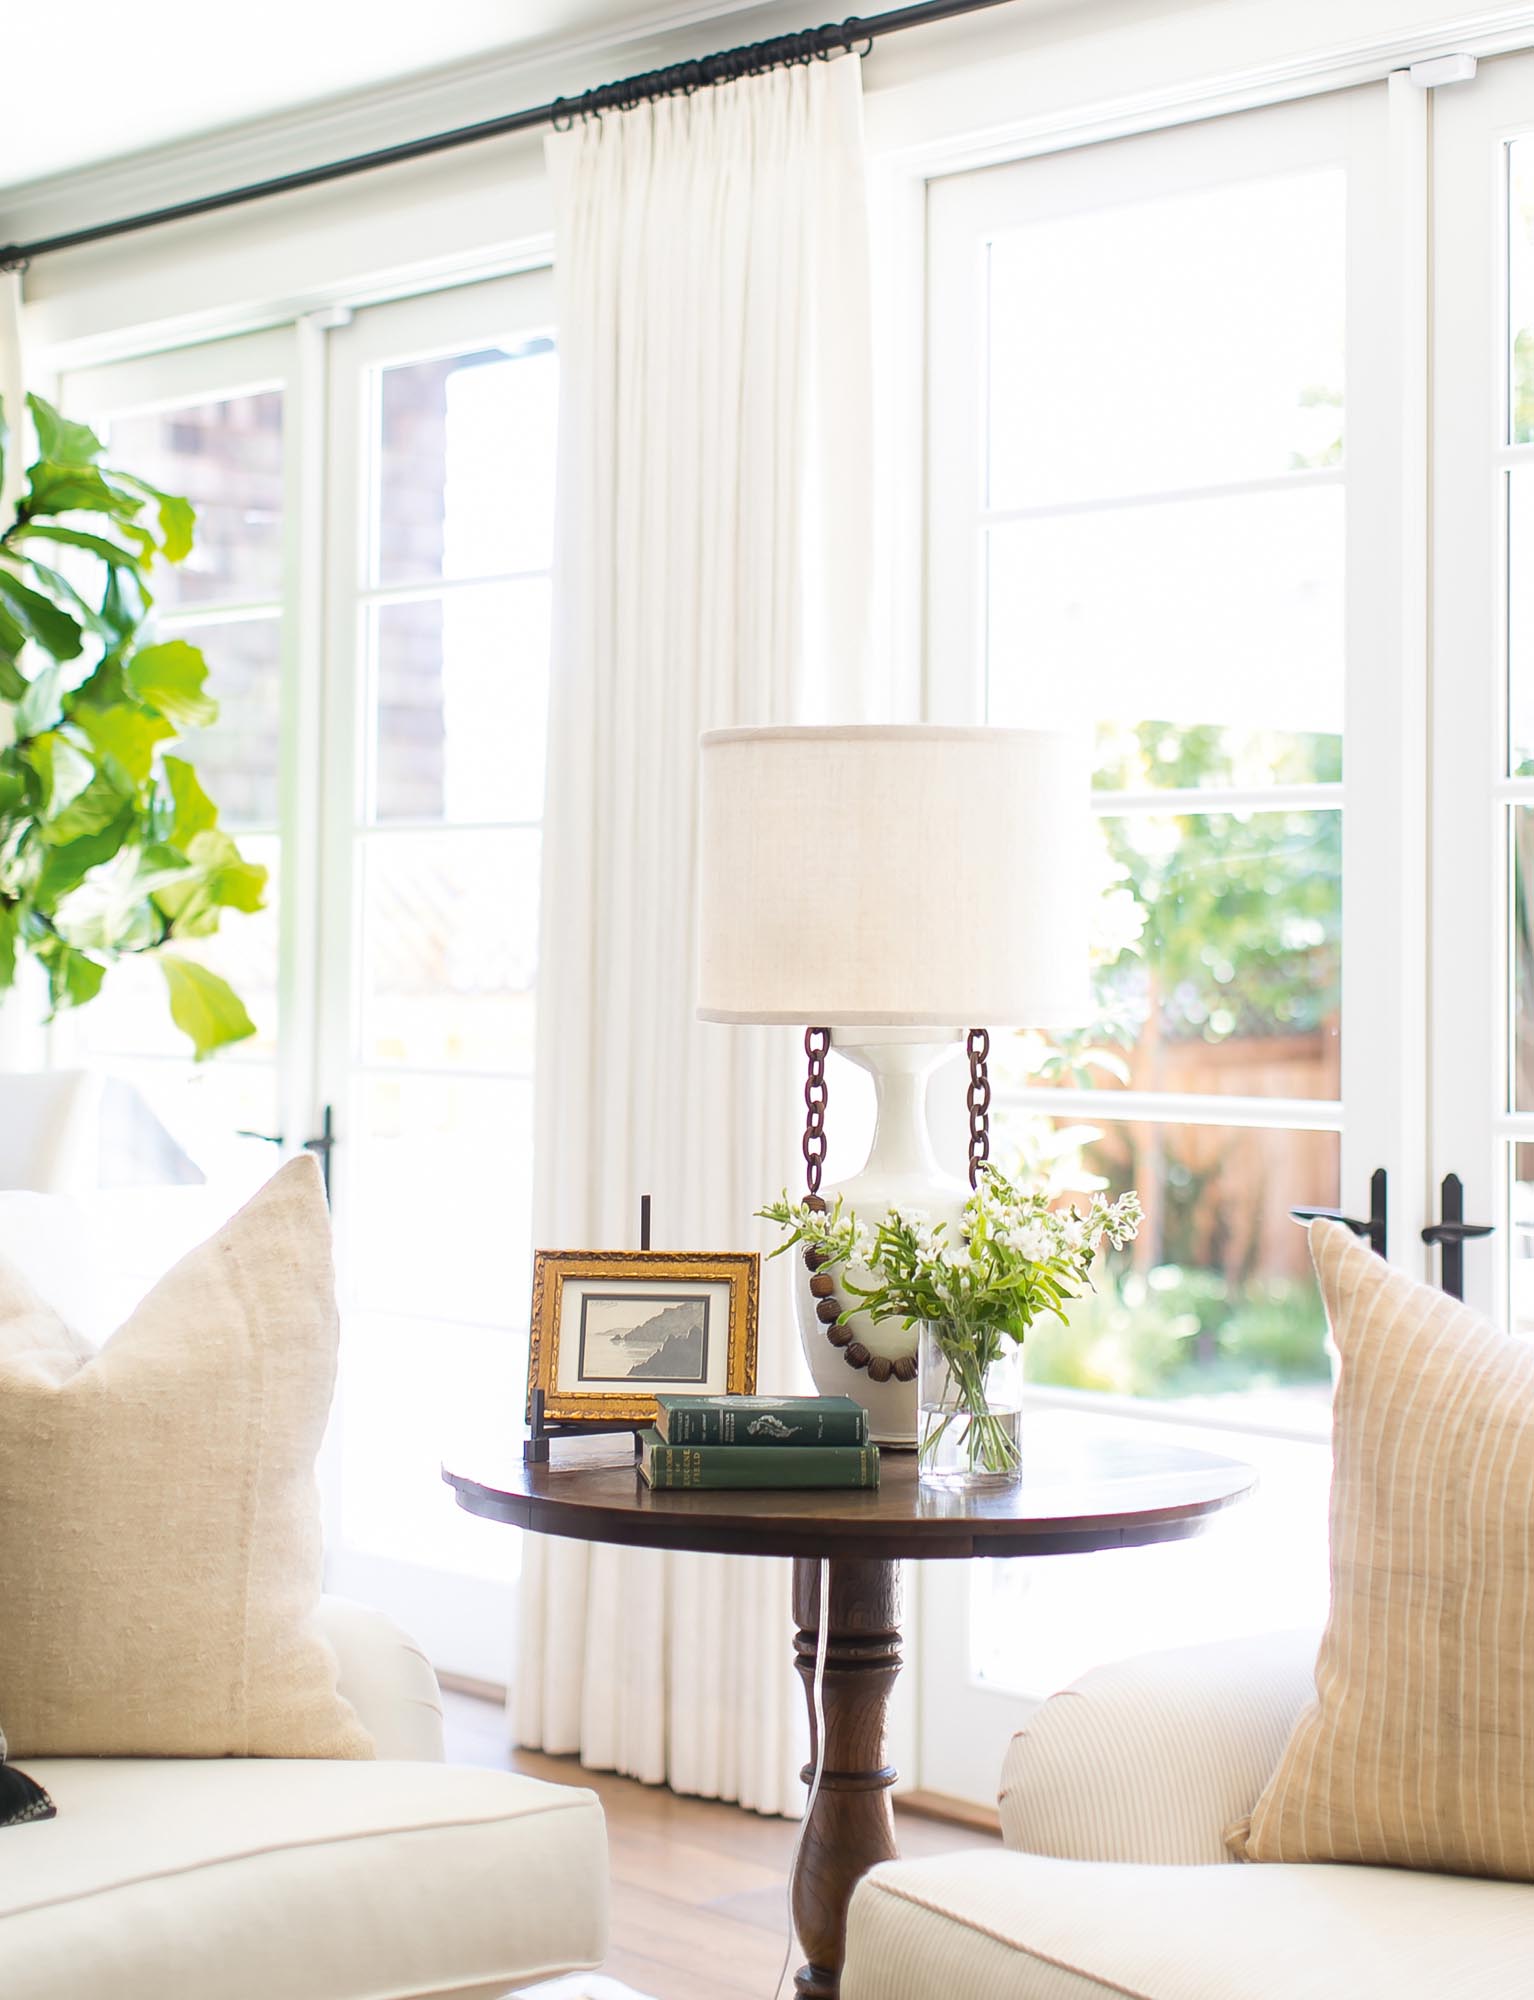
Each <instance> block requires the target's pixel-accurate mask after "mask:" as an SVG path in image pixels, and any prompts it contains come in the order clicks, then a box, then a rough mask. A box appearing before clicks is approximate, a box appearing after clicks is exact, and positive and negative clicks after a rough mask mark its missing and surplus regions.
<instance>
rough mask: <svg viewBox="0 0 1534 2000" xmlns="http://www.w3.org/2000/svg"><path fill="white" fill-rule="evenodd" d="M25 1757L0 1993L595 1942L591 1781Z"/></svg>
mask: <svg viewBox="0 0 1534 2000" xmlns="http://www.w3.org/2000/svg"><path fill="white" fill-rule="evenodd" d="M30 1768H31V1769H32V1770H33V1771H34V1772H35V1773H36V1775H37V1776H38V1778H39V1779H40V1780H41V1781H42V1782H43V1783H44V1784H46V1786H47V1787H48V1790H49V1791H50V1792H51V1793H52V1794H53V1796H54V1797H55V1799H56V1800H57V1802H58V1808H59V1816H58V1818H57V1819H55V1820H49V1821H47V1822H46V1823H44V1824H42V1825H37V1826H29V1827H26V1828H24V1829H22V1830H21V1831H20V1832H12V1833H8V1834H5V1835H3V1836H0V1838H3V1839H4V1841H5V1843H6V1844H5V1849H4V1858H3V1862H0V1965H3V1966H4V1968H5V1971H4V1977H3V1979H0V1987H3V1990H4V1993H5V2000H83V1996H85V1995H87V1994H91V1995H98V1994H99V1995H101V1996H102V2000H108V1996H110V2000H167V1996H169V1995H187V1996H191V1995H194V1994H195V1995H200V1996H212V1995H215V1994H216V1995H217V1996H218V2000H273V1996H275V1995H279V1994H280V1995H281V1996H282V2000H417V1997H418V1996H420V2000H424V1996H427V1995H432V1996H437V1995H447V1994H452V1995H456V1996H468V1995H474V1996H480V1995H483V1996H486V2000H488V1996H490V1995H501V1994H504V1993H505V1992H506V1990H507V1989H508V1987H511V1986H515V1985H517V1984H519V1983H522V1982H524V1981H528V1980H531V1979H534V1978H536V1977H539V1976H541V1975H543V1974H546V1973H547V1974H553V1973H556V1972H560V1971H568V1970H571V1969H574V1968H576V1967H581V1966H590V1965H595V1964H598V1963H599V1962H600V1961H601V1958H602V1956H603V1953H604V1951H605V1948H606V1921H607V1910H606V1904H607V1889H606V1883H607V1852H606V1836H605V1831H604V1827H603V1820H602V1809H601V1806H600V1805H599V1804H598V1802H597V1800H596V1798H595V1797H594V1795H593V1794H592V1793H590V1792H587V1791H577V1790H574V1789H566V1788H565V1787H563V1786H555V1785H545V1784H540V1783H538V1782H537V1781H536V1780H534V1779H532V1778H522V1777H516V1776H514V1775H512V1774H511V1773H510V1772H506V1771H486V1770H460V1769H455V1768H451V1767H449V1766H445V1765H440V1764H438V1765H432V1764H393V1763H323V1762H317V1761H312V1760H305V1761H282V1760H276V1759H273V1760H266V1761H240V1760H235V1759H221V1760H214V1761H207V1762H203V1761H200V1760H196V1761H194V1760H185V1761H179V1762H166V1763H158V1762H139V1761H129V1760H125V1759H120V1760H95V1759H82V1760H75V1759H46V1760H43V1761H40V1762H36V1763H34V1764H33V1765H32V1766H31V1767H30ZM1233 1872H1234V1871H1233Z"/></svg>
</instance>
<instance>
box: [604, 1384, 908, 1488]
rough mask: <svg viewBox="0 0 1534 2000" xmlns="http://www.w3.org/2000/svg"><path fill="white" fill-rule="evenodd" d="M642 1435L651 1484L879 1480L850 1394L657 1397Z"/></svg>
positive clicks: (874, 1449) (642, 1460)
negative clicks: (652, 1417) (652, 1416)
mask: <svg viewBox="0 0 1534 2000" xmlns="http://www.w3.org/2000/svg"><path fill="white" fill-rule="evenodd" d="M655 1403H656V1418H655V1422H654V1424H653V1426H652V1427H651V1428H650V1429H649V1430H647V1431H644V1432H642V1433H641V1435H640V1439H639V1476H640V1478H641V1479H643V1480H645V1481H646V1483H647V1484H649V1485H650V1486H655V1487H675V1486H862V1487H874V1486H877V1485H878V1483H879V1447H878V1446H877V1445H875V1444H870V1443H869V1442H868V1413H867V1411H866V1410H864V1409H863V1408H862V1407H861V1406H860V1405H859V1404H857V1403H854V1402H853V1401H852V1399H851V1397H850V1396H657V1397H656V1398H655Z"/></svg>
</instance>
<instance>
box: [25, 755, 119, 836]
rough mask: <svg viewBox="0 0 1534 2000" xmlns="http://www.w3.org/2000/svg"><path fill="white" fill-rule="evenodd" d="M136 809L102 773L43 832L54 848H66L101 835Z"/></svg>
mask: <svg viewBox="0 0 1534 2000" xmlns="http://www.w3.org/2000/svg"><path fill="white" fill-rule="evenodd" d="M132 805H133V801H132V799H131V798H130V797H128V795H127V794H126V793H124V792H122V791H121V790H119V788H118V787H117V786H116V785H114V784H113V783H112V780H111V779H110V778H109V777H107V775H106V774H105V772H98V773H97V774H96V776H95V777H94V778H92V779H91V781H90V783H89V784H88V785H87V786H86V788H85V790H84V791H83V792H81V794H80V795H79V797H78V798H77V799H75V800H73V801H72V802H71V803H70V804H69V805H67V806H65V808H64V810H63V811H62V812H60V813H58V814H56V815H55V816H54V818H52V819H51V820H49V821H48V822H47V824H46V825H45V826H43V827H42V828H41V829H40V831H41V833H42V837H43V839H44V840H45V841H46V842H47V843H48V845H49V846H50V847H63V846H66V845H67V844H68V842H70V841H71V840H79V839H80V838H81V836H82V835H83V834H87V833H100V832H101V830H102V828H103V827H107V826H110V825H111V824H112V822H113V820H114V819H117V818H118V817H119V816H120V815H121V814H122V812H123V811H124V810H131V809H132Z"/></svg>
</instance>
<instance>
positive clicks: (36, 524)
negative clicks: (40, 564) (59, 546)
mask: <svg viewBox="0 0 1534 2000" xmlns="http://www.w3.org/2000/svg"><path fill="white" fill-rule="evenodd" d="M18 533H20V534H23V535H26V536H27V537H28V538H29V539H30V538H31V537H32V536H34V535H39V536H41V537H42V538H43V539H44V540H46V541H50V542H63V543H64V544H65V545H66V546H67V547H69V548H72V549H84V550H86V552H87V553H88V554H90V555H93V556H99V557H100V558H101V560H102V561H103V562H104V563H115V564H126V565H127V567H128V568H130V569H133V568H136V567H137V565H138V564H139V563H141V562H142V561H143V560H144V558H143V555H142V553H140V552H139V551H137V550H134V549H125V548H124V547H123V545H122V543H121V542H109V541H108V540H107V539H106V537H105V536H104V535H89V534H87V533H86V532H85V530H84V529H83V528H63V527H60V526H59V524H58V522H57V521H27V522H24V523H23V525H22V527H21V528H20V529H19V530H18Z"/></svg>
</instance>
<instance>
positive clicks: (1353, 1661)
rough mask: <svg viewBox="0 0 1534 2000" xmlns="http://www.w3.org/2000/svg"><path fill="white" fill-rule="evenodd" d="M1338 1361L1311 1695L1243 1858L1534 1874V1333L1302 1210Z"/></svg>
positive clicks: (1240, 1843)
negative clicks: (1324, 1572) (1488, 1315)
mask: <svg viewBox="0 0 1534 2000" xmlns="http://www.w3.org/2000/svg"><path fill="white" fill-rule="evenodd" d="M1311 1247H1312V1250H1313V1252H1314V1255H1315V1262H1316V1272H1317V1275H1318V1276H1319V1278H1320V1280H1321V1292H1322V1296H1323V1298H1324V1299H1325V1302H1326V1314H1327V1318H1328V1320H1329V1321H1330V1323H1331V1327H1332V1333H1333V1336H1334V1338H1335V1340H1336V1342H1337V1350H1338V1353H1339V1355H1340V1356H1341V1369H1340V1372H1339V1375H1338V1385H1337V1400H1336V1406H1335V1409H1334V1412H1333V1417H1332V1439H1333V1456H1334V1465H1335V1470H1334V1473H1333V1477H1332V1499H1331V1568H1332V1608H1331V1617H1330V1619H1329V1620H1328V1623H1327V1627H1326V1632H1325V1634H1324V1636H1323V1638H1322V1640H1321V1650H1320V1653H1319V1655H1318V1657H1317V1660H1316V1698H1315V1700H1314V1701H1313V1702H1312V1703H1310V1704H1309V1706H1308V1707H1307V1708H1306V1709H1305V1711H1304V1712H1303V1713H1302V1715H1301V1716H1300V1718H1299V1720H1298V1722H1297V1723H1296V1724H1295V1727H1294V1732H1293V1734H1292V1735H1291V1736H1290V1738H1289V1742H1288V1744H1287V1746H1286V1748H1285V1750H1284V1753H1283V1756H1282V1758H1281V1759H1280V1761H1279V1764H1278V1767H1277V1769H1276V1770H1275V1771H1274V1773H1273V1774H1272V1776H1271V1778H1270V1779H1269V1781H1268V1785H1267V1788H1266V1790H1265V1791H1264V1792H1263V1794H1262V1796H1261V1797H1260V1798H1259V1799H1258V1801H1257V1803H1256V1805H1255V1806H1254V1807H1253V1809H1252V1815H1251V1822H1250V1825H1249V1827H1245V1826H1241V1825H1237V1826H1235V1827H1233V1828H1232V1829H1231V1835H1230V1838H1231V1845H1232V1849H1233V1851H1234V1852H1235V1853H1237V1854H1239V1855H1240V1856H1241V1857H1242V1858H1243V1859H1245V1860H1247V1861H1361V1862H1367V1863H1370V1864H1373V1865H1391V1866H1396V1867H1402V1868H1423V1869H1432V1870H1436V1871H1451V1872H1453V1873H1456V1874H1466V1875H1497V1876H1502V1877H1505V1878H1507V1879H1509V1880H1511V1881H1516V1882H1534V1813H1531V1812H1530V1800H1529V1789H1530V1778H1529V1773H1530V1767H1531V1764H1534V1647H1531V1646H1530V1645H1529V1643H1528V1623H1529V1615H1530V1609H1531V1592H1530V1584H1529V1578H1530V1571H1531V1569H1534V1507H1531V1504H1530V1503H1531V1497H1534V1347H1531V1346H1530V1344H1529V1343H1528V1342H1527V1341H1524V1340H1510V1339H1509V1338H1508V1337H1507V1335H1506V1334H1505V1333H1502V1332H1499V1330H1498V1329H1497V1328H1496V1327H1494V1326H1492V1325H1491V1324H1490V1323H1489V1322H1488V1321H1486V1320H1484V1319H1482V1318H1480V1317H1479V1315H1477V1314H1476V1313H1474V1312H1472V1311H1471V1310H1470V1309H1469V1307H1468V1306H1465V1305H1462V1304H1461V1303H1460V1302H1459V1300H1457V1299H1451V1298H1448V1297H1446V1296H1445V1295H1444V1294H1443V1293H1442V1292H1440V1291H1437V1290H1435V1289H1434V1288H1433V1287H1431V1286H1428V1285H1419V1284H1416V1283H1414V1282H1413V1281H1412V1280H1411V1279H1410V1278H1408V1277H1406V1276H1405V1275H1404V1274H1403V1273H1402V1272H1400V1271H1395V1270H1392V1269H1391V1267H1390V1266H1389V1265H1388V1264H1386V1263H1384V1262H1383V1261H1382V1260H1381V1259H1380V1258H1378V1257H1376V1256H1375V1255H1374V1254H1373V1253H1372V1252H1371V1251H1369V1250H1366V1249H1364V1248H1363V1247H1362V1245H1360V1244H1359V1243H1357V1242H1355V1240H1354V1238H1353V1237H1352V1235H1351V1234H1350V1233H1349V1232H1348V1230H1346V1229H1345V1228H1343V1226H1342V1225H1341V1224H1340V1223H1337V1222H1316V1223H1313V1224H1312V1226H1311Z"/></svg>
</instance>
